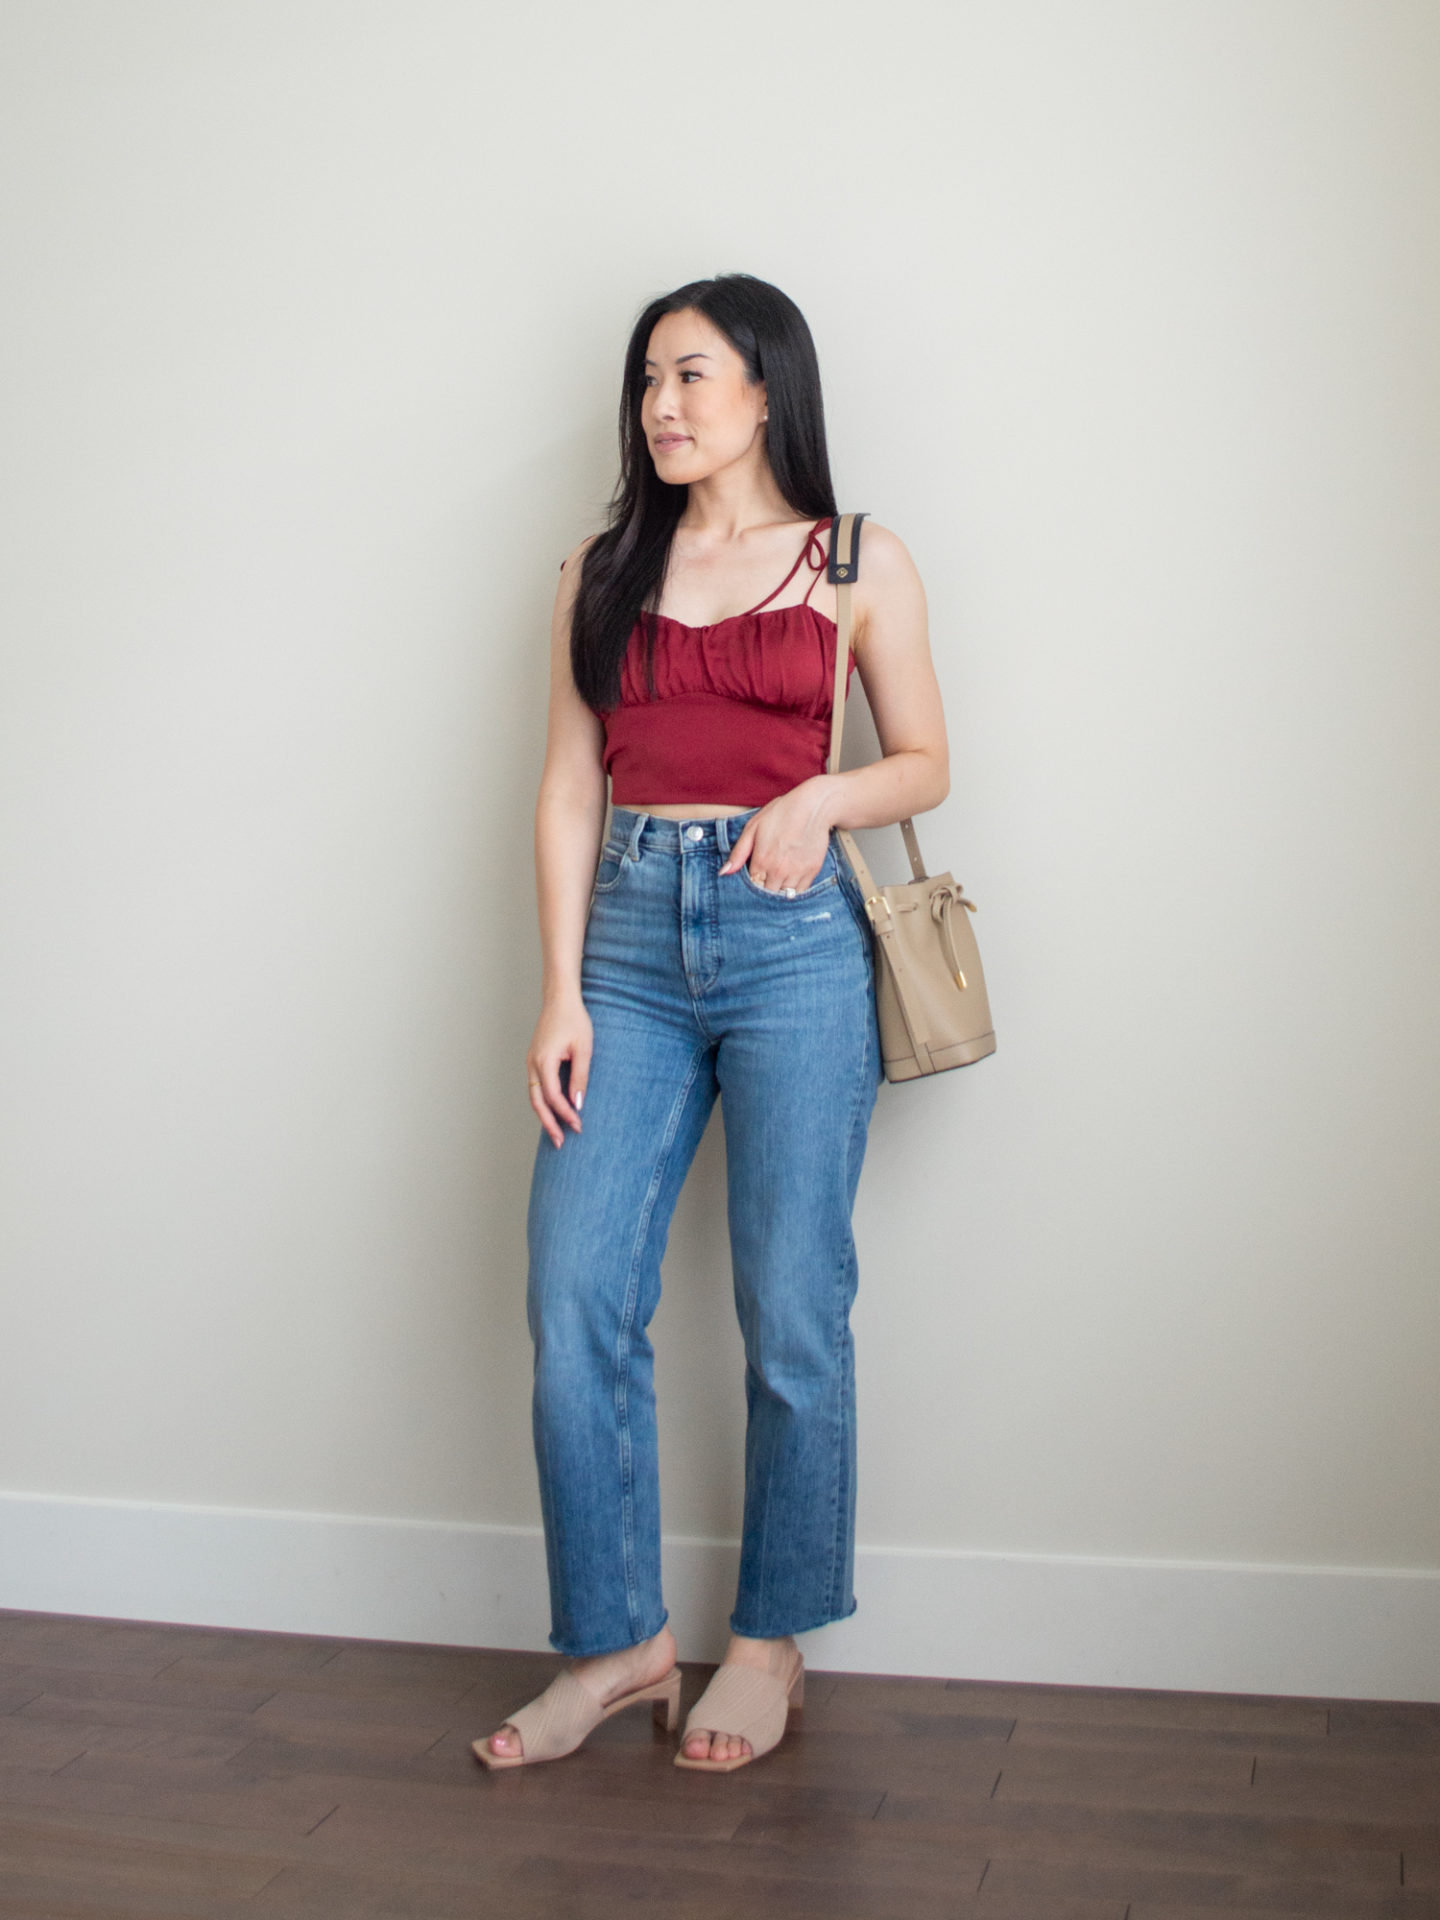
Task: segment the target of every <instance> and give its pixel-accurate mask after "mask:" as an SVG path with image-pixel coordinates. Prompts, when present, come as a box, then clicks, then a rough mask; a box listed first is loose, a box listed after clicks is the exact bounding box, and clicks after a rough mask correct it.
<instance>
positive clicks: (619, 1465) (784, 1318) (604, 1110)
mask: <svg viewBox="0 0 1440 1920" xmlns="http://www.w3.org/2000/svg"><path fill="white" fill-rule="evenodd" d="M756 811H758V809H756V808H750V809H749V810H748V811H747V812H745V813H743V814H735V815H732V816H730V817H728V818H722V819H719V820H696V821H676V820H663V819H660V818H658V817H657V816H656V815H654V814H647V813H636V812H633V811H631V810H630V809H628V808H623V807H622V808H616V809H615V810H614V812H613V814H612V818H611V825H610V831H609V835H608V837H607V840H606V844H605V846H604V849H603V850H602V853H601V857H600V863H599V867H598V869H597V872H596V877H595V889H594V893H593V895H592V897H591V902H590V913H589V920H588V923H587V926H586V932H585V947H584V957H583V960H582V963H581V993H582V995H583V998H584V1001H585V1006H586V1009H587V1011H588V1012H589V1014H590V1017H591V1020H592V1022H593V1024H594V1029H595V1050H594V1055H593V1058H592V1061H591V1068H590V1078H589V1084H588V1086H587V1088H586V1093H585V1108H584V1114H583V1121H584V1125H583V1128H582V1130H581V1132H579V1133H578V1134H577V1133H575V1132H573V1131H571V1130H570V1129H569V1128H566V1130H565V1134H564V1142H563V1145H561V1146H560V1147H559V1148H556V1147H555V1146H554V1145H553V1144H552V1143H551V1142H550V1140H549V1139H547V1138H546V1136H545V1134H544V1133H543V1132H542V1133H541V1135H540V1139H539V1142H538V1144H537V1149H536V1155H535V1166H534V1174H533V1178H532V1182H531V1188H530V1208H529V1219H528V1241H529V1254H530V1269H529V1289H528V1312H529V1321H530V1332H531V1336H532V1338H533V1340H534V1343H535V1380H534V1435H535V1458H536V1463H537V1465H538V1468H539V1473H540V1498H541V1507H542V1511H543V1514H544V1521H545V1548H546V1560H547V1566H548V1571H549V1576H550V1600H551V1614H552V1631H551V1634H550V1643H551V1645H552V1646H554V1647H556V1648H557V1649H558V1650H559V1651H560V1652H561V1653H566V1654H570V1655H572V1656H581V1655H592V1654H599V1653H608V1652H611V1651H613V1650H614V1649H616V1648H619V1647H628V1646H633V1645H634V1644H635V1643H636V1642H637V1641H639V1640H646V1639H649V1638H650V1636H651V1635H652V1634H656V1633H658V1632H659V1631H660V1629H661V1627H662V1626H663V1625H664V1624H665V1620H666V1612H665V1606H664V1602H663V1599H662V1597H661V1589H660V1486H659V1474H658V1460H657V1452H656V1425H655V1390H654V1365H653V1349H652V1347H651V1344H650V1340H649V1336H648V1334H647V1331H646V1329H647V1328H648V1326H649V1323H650V1319H651V1316H652V1315H653V1314H654V1312H655V1308H656V1306H657V1305H658V1303H659V1298H660V1260H661V1255H662V1254H663V1253H664V1250H665V1241H666V1237H667V1234H668V1232H669V1227H670V1219H671V1215H672V1214H673V1212H674V1208H675V1202H676V1199H677V1198H678V1196H679V1192H680V1187H681V1184H682V1182H683V1181H684V1178H685V1175H686V1173H687V1171H688V1170H689V1167H690V1163H691V1160H692V1159H693V1158H694V1155H695V1150H696V1148H697V1147H698V1146H699V1144H700V1137H701V1135H702V1134H703V1133H704V1131H705V1123H706V1121H707V1120H708V1118H709V1116H710V1109H711V1107H712V1106H713V1105H714V1104H715V1100H716V1097H717V1095H718V1096H719V1098H720V1102H721V1113H722V1116H723V1120H724V1126H725V1154H726V1167H727V1177H728V1182H729V1189H728V1218H729V1226H730V1252H731V1261H732V1267H733V1272H734V1285H735V1305H736V1309H737V1312H738V1314H739V1319H740V1330H741V1333H742V1335H743V1338H744V1343H745V1397H746V1409H747V1419H746V1429H745V1508H744V1525H743V1529H742V1537H741V1550H740V1578H739V1591H738V1594H737V1597H736V1604H735V1610H734V1613H733V1614H732V1615H731V1619H730V1625H731V1629H732V1631H734V1632H735V1633H739V1634H746V1635H749V1636H751V1637H753V1638H756V1639H777V1638H779V1637H780V1636H781V1635H784V1634H790V1633H803V1632H805V1631H807V1630H808V1629H809V1628H811V1627H819V1626H824V1625H825V1624H826V1623H827V1622H828V1621H831V1620H841V1619H844V1618H845V1617H846V1616H847V1615H848V1614H851V1613H853V1612H854V1611H855V1596H854V1593H853V1591H852V1587H851V1582H852V1579H853V1574H854V1539H855V1371H854V1349H853V1344H852V1340H851V1333H850V1307H851V1303H852V1301H853V1300H854V1297H855V1288H856V1283H857V1270H856V1261H855V1242H854V1237H853V1235H852V1233H851V1227H850V1217H851V1211H852V1209H853V1207H854V1203H855V1190H856V1187H857V1185H858V1183H859V1179H860V1166H861V1162H862V1160H863V1158H864V1154H865V1140H866V1134H867V1131H868V1128H869V1123H870V1115H871V1111H872V1109H873V1107H874V1105H875V1097H876V1093H877V1091H878V1089H879V1084H880V1040H879V1034H878V1031H877V1029H876V1024H875V1007H874V992H873V981H872V969H873V965H874V962H873V959H872V955H871V944H870V931H869V924H868V922H867V920H866V917H865V910H864V906H863V904H862V901H861V896H860V889H859V887H858V885H857V883H856V881H855V879H854V876H853V875H852V873H851V871H850V868H849V865H848V863H847V862H846V860H845V857H844V854H843V852H842V851H841V849H840V846H839V843H838V840H837V839H836V837H835V836H834V835H833V834H832V835H831V838H830V845H829V848H828V850H827V852H826V855H825V860H824V864H823V865H822V866H821V868H820V871H819V872H818V873H817V874H816V876H815V879H814V881H813V882H812V884H811V885H810V886H808V887H806V888H805V889H804V890H803V891H802V892H800V893H799V894H797V895H796V897H795V898H794V899H793V900H787V899H785V898H784V897H783V895H781V894H778V893H767V892H766V891H765V890H764V889H763V888H761V887H760V886H758V885H757V884H756V882H755V881H754V880H752V879H751V878H750V874H749V869H748V867H743V868H741V869H740V870H739V871H738V872H736V873H731V874H726V875H724V876H723V877H722V876H721V875H720V873H719V868H720V867H721V866H722V865H723V863H724V861H725V859H726V857H727V855H728V854H729V851H730V848H731V846H732V844H733V843H734V841H735V840H736V839H737V838H738V837H739V834H740V830H741V829H742V827H743V826H744V825H745V822H746V821H747V820H748V819H749V818H750V817H751V814H753V813H754V812H756Z"/></svg>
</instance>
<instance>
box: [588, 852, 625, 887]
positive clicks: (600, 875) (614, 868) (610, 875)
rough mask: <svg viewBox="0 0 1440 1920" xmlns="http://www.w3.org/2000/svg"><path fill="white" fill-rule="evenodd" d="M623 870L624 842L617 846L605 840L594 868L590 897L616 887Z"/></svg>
mask: <svg viewBox="0 0 1440 1920" xmlns="http://www.w3.org/2000/svg"><path fill="white" fill-rule="evenodd" d="M624 872H625V842H624V841H623V840H622V841H621V842H620V844H619V845H618V846H617V845H616V844H615V842H614V841H613V840H612V841H607V842H606V844H605V846H604V847H603V849H602V850H601V854H600V864H599V866H598V867H596V869H595V884H594V886H593V887H592V888H591V890H590V891H591V895H592V897H593V896H594V895H595V894H597V893H609V892H610V891H611V889H612V888H614V887H618V886H619V884H620V881H621V878H622V876H623V874H624Z"/></svg>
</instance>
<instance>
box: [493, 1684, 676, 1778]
mask: <svg viewBox="0 0 1440 1920" xmlns="http://www.w3.org/2000/svg"><path fill="white" fill-rule="evenodd" d="M643 1700H650V1701H653V1702H654V1705H653V1707H652V1709H651V1711H652V1713H653V1715H654V1719H655V1725H656V1726H657V1727H662V1728H663V1729H664V1731H665V1732H666V1733H673V1732H674V1731H675V1723H676V1721H677V1720H678V1719H679V1718H680V1669H679V1668H678V1667H672V1668H671V1669H670V1671H669V1673H667V1674H666V1675H665V1678H664V1679H663V1680H654V1681H652V1682H651V1684H650V1685H649V1686H648V1687H637V1688H636V1689H635V1691H634V1692H633V1693H622V1694H621V1695H620V1698H619V1699H618V1700H612V1701H611V1702H610V1704H609V1706H608V1707H607V1706H603V1705H602V1704H601V1702H600V1701H599V1700H597V1699H596V1697H595V1695H594V1694H593V1693H591V1691H590V1689H589V1688H588V1687H586V1686H582V1685H581V1683H580V1681H578V1680H577V1679H576V1678H575V1676H574V1674H573V1673H571V1672H570V1671H569V1669H568V1668H567V1669H566V1670H565V1671H564V1672H563V1673H558V1674H556V1676H555V1678H554V1679H553V1680H552V1681H551V1682H550V1684H549V1686H548V1687H547V1688H546V1689H545V1691H544V1692H543V1693H541V1694H537V1695H536V1697H535V1699H533V1700H532V1701H531V1702H530V1703H529V1705H528V1706H524V1707H521V1709H520V1711H519V1712H518V1713H512V1714H511V1715H510V1718H509V1719H508V1720H507V1721H506V1722H505V1725H506V1726H507V1727H513V1728H514V1729H515V1731H516V1732H517V1733H518V1734H519V1736H520V1745H521V1751H520V1752H519V1753H492V1752H491V1750H490V1748H489V1747H488V1746H487V1745H486V1740H488V1739H489V1735H488V1734H487V1735H486V1736H485V1739H481V1740H472V1741H471V1743H470V1751H471V1752H472V1753H473V1754H474V1755H475V1758H476V1759H477V1760H479V1761H481V1762H482V1763H483V1764H484V1765H485V1766H487V1767H489V1768H490V1770H491V1772H492V1773H498V1772H499V1771H500V1769H501V1768H502V1767H532V1766H535V1765H537V1764H538V1763H539V1762H540V1761H542V1760H563V1759H564V1758H565V1755H566V1754H567V1753H574V1751H575V1749H576V1748H577V1747H580V1746H583V1745H584V1743H585V1741H586V1740H587V1739H588V1738H589V1736H590V1735H591V1734H592V1733H593V1732H594V1731H595V1729H596V1727H598V1726H599V1724H600V1722H601V1721H602V1720H608V1719H609V1718H610V1716H611V1714H612V1713H622V1712H623V1711H624V1709H625V1708H626V1707H635V1706H639V1705H640V1703H641V1701H643Z"/></svg>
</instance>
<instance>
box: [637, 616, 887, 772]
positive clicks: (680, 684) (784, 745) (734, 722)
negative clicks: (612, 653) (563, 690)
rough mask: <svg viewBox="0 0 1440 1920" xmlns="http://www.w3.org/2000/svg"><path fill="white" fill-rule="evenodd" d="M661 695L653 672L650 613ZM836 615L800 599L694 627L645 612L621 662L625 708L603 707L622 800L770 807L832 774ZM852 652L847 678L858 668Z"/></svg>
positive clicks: (847, 681) (656, 673)
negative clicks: (649, 674)
mask: <svg viewBox="0 0 1440 1920" xmlns="http://www.w3.org/2000/svg"><path fill="white" fill-rule="evenodd" d="M647 620H648V621H650V622H653V627H654V633H655V657H654V672H655V691H654V694H653V696H652V695H651V694H650V693H649V691H648V690H647V687H646V680H645V644H646V643H645V630H644V622H645V621H647ZM838 637H839V636H838V634H837V631H836V627H835V622H834V621H833V620H831V619H829V618H828V617H827V616H826V615H825V614H823V613H820V612H818V611H817V610H816V609H815V608H814V607H812V606H809V605H808V604H806V603H804V602H801V603H800V604H798V605H793V606H787V607H762V608H761V609H759V610H758V611H752V612H749V613H740V614H733V615H731V617H730V618H729V619H726V620H719V621H716V622H715V623H714V625H712V626H705V627H692V626H687V625H686V624H685V623H684V622H683V621H680V620H674V619H672V618H670V616H669V615H668V614H651V615H645V616H642V620H641V621H639V622H637V623H636V626H635V629H634V631H633V632H632V633H631V636H630V644H629V647H628V649H627V652H626V655H625V659H624V661H623V662H622V665H621V674H620V704H619V706H618V707H614V708H612V709H610V711H609V712H608V713H605V714H604V715H602V719H603V720H604V723H605V754H604V760H605V767H606V770H607V772H608V773H609V775H610V780H611V798H612V800H613V802H614V804H615V805H616V806H626V807H644V806H646V805H649V806H664V805H668V804H674V803H681V804H683V803H684V802H685V801H687V800H700V801H714V802H715V803H716V804H717V805H730V806H763V805H764V804H765V802H766V801H767V800H773V799H774V798H775V796H776V794H779V793H784V792H787V791H788V790H789V788H791V787H794V786H798V785H799V783H800V782H801V781H802V780H807V779H809V778H810V777H811V775H813V774H817V773H823V772H824V771H825V761H826V757H827V755H828V753H829V749H830V703H831V697H832V689H833V687H834V684H835V647H836V643H837V640H838ZM854 669H855V660H854V656H853V654H852V656H851V658H850V660H849V663H848V666H847V670H846V679H845V686H846V692H847V694H848V692H849V686H850V675H851V674H852V673H853V672H854Z"/></svg>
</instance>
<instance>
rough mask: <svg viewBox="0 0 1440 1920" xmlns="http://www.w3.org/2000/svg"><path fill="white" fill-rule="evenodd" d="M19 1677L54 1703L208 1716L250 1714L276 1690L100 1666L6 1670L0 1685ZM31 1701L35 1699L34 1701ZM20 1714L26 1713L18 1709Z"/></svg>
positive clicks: (273, 1688)
mask: <svg viewBox="0 0 1440 1920" xmlns="http://www.w3.org/2000/svg"><path fill="white" fill-rule="evenodd" d="M21 1676H23V1678H24V1681H25V1684H26V1685H27V1687H29V1688H32V1689H33V1693H34V1694H35V1695H38V1694H44V1695H47V1696H48V1697H50V1698H51V1699H54V1700H110V1701H124V1700H132V1701H134V1702H135V1703H136V1704H137V1705H142V1706H162V1707H166V1706H168V1707H191V1708H196V1709H199V1710H200V1711H202V1712H207V1713H253V1712H254V1710H255V1709H256V1707H259V1706H261V1705H263V1704H264V1702H265V1701H266V1700H268V1699H269V1698H270V1696H271V1695H272V1694H273V1693H274V1692H275V1691H276V1689H275V1687H274V1686H270V1685H260V1686H246V1687H239V1686H223V1687H222V1686H218V1685H217V1686H198V1687H197V1686H187V1685H186V1684H185V1683H184V1682H183V1681H177V1680H175V1679H173V1678H171V1677H170V1674H169V1672H168V1670H162V1671H161V1672H159V1673H158V1674H155V1675H153V1676H152V1675H151V1673H150V1672H148V1671H146V1670H143V1669H136V1670H133V1671H125V1670H123V1669H122V1670H118V1671H111V1670H108V1669H106V1668H103V1667H95V1668H89V1667H84V1666H76V1667H55V1666H37V1667H15V1666H11V1667H6V1668H0V1684H7V1683H8V1682H10V1681H12V1680H16V1679H19V1678H20V1677H21ZM32 1697H33V1696H32ZM20 1710H21V1711H24V1709H23V1708H22V1709H20Z"/></svg>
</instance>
